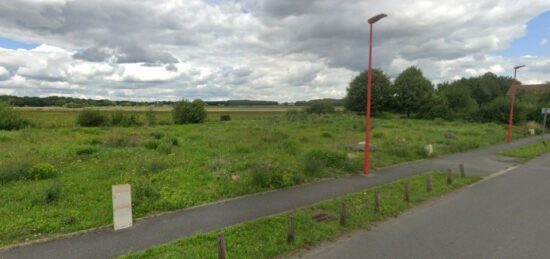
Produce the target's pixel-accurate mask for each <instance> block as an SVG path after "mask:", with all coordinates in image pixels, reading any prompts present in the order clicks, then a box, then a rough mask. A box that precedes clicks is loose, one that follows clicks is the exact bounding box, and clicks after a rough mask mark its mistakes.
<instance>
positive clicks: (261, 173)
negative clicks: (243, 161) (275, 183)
mask: <svg viewBox="0 0 550 259" xmlns="http://www.w3.org/2000/svg"><path fill="white" fill-rule="evenodd" d="M251 182H252V185H254V186H256V187H260V188H267V187H269V186H270V183H271V172H270V167H269V166H267V165H262V164H260V165H255V166H254V167H253V168H252V171H251Z"/></svg>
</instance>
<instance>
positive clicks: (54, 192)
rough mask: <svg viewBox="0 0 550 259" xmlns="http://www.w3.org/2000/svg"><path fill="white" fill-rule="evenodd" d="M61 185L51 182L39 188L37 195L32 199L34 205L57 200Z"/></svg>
mask: <svg viewBox="0 0 550 259" xmlns="http://www.w3.org/2000/svg"><path fill="white" fill-rule="evenodd" d="M61 191H62V187H61V184H60V183H57V182H56V183H53V184H51V185H49V186H47V187H45V188H44V189H42V190H40V192H39V193H38V196H37V197H36V198H35V199H34V200H33V204H34V205H47V204H50V203H52V202H55V201H57V200H59V198H60V197H61Z"/></svg>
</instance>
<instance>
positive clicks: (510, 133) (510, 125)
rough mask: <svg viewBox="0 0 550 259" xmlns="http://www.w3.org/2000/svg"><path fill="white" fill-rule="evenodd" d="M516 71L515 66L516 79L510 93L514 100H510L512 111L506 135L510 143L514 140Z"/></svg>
mask: <svg viewBox="0 0 550 259" xmlns="http://www.w3.org/2000/svg"><path fill="white" fill-rule="evenodd" d="M516 72H517V69H515V68H514V79H513V80H512V88H511V91H510V95H512V101H511V102H510V113H509V117H508V134H507V135H506V142H507V143H510V142H511V141H512V122H513V120H514V103H515V102H516Z"/></svg>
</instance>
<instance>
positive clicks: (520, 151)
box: [500, 140, 550, 160]
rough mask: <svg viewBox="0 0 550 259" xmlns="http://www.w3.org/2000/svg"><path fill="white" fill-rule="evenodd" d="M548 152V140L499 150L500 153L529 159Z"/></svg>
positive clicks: (549, 144) (549, 148)
mask: <svg viewBox="0 0 550 259" xmlns="http://www.w3.org/2000/svg"><path fill="white" fill-rule="evenodd" d="M548 152H550V141H548V140H546V141H544V142H543V141H540V142H537V143H533V144H530V145H525V146H521V147H517V148H512V149H508V150H505V151H502V152H500V154H501V155H505V156H510V157H518V158H522V159H525V160H531V159H533V158H535V157H538V156H540V155H542V154H544V153H548Z"/></svg>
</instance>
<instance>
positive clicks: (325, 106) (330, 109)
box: [305, 101, 336, 114]
mask: <svg viewBox="0 0 550 259" xmlns="http://www.w3.org/2000/svg"><path fill="white" fill-rule="evenodd" d="M305 111H306V112H307V113H316V114H325V113H334V112H336V109H335V108H334V106H333V105H332V104H330V103H328V102H321V101H318V102H313V103H312V104H311V105H310V106H308V107H307V108H306V109H305Z"/></svg>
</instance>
